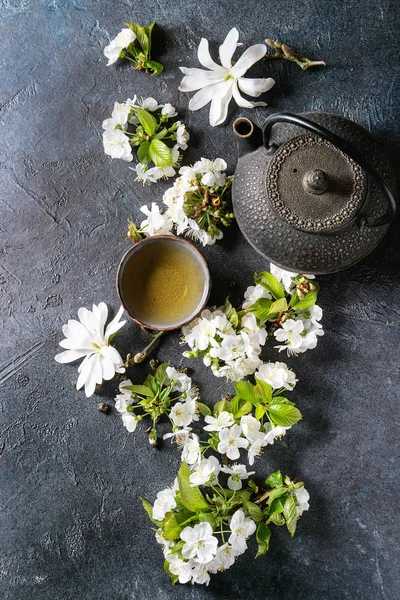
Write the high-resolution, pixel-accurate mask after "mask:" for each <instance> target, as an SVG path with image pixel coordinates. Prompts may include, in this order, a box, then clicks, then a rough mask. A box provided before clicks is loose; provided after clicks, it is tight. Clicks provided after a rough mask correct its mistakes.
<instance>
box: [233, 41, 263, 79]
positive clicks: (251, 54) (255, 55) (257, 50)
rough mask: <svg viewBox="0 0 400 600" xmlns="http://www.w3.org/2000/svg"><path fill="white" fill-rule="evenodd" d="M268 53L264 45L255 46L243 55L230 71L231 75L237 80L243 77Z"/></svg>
mask: <svg viewBox="0 0 400 600" xmlns="http://www.w3.org/2000/svg"><path fill="white" fill-rule="evenodd" d="M266 52H267V47H266V46H264V44H255V45H254V46H250V48H247V50H246V51H245V52H244V53H243V54H242V56H241V57H240V58H239V60H238V61H237V63H236V64H235V66H233V67H232V69H231V70H230V72H231V74H232V75H233V76H234V77H235V78H236V79H237V78H239V77H242V75H244V74H245V73H246V71H247V69H250V67H252V66H253V65H254V63H256V62H257V61H259V60H261V59H262V58H263V56H265V54H266Z"/></svg>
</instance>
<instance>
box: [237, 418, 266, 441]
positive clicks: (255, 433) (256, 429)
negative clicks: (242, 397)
mask: <svg viewBox="0 0 400 600" xmlns="http://www.w3.org/2000/svg"><path fill="white" fill-rule="evenodd" d="M240 426H241V428H242V430H243V435H245V436H246V438H247V439H248V440H249V442H255V441H256V440H257V439H258V438H259V437H260V427H261V423H260V421H259V420H258V419H256V418H255V417H253V416H252V415H244V416H243V417H242V418H241V419H240Z"/></svg>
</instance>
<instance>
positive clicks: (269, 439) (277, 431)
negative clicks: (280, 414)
mask: <svg viewBox="0 0 400 600" xmlns="http://www.w3.org/2000/svg"><path fill="white" fill-rule="evenodd" d="M290 428H291V426H290V427H283V426H282V425H276V426H275V427H274V426H273V425H271V426H270V429H269V431H267V433H266V435H265V444H271V445H272V444H273V443H274V441H275V440H276V438H281V437H283V436H284V435H286V431H287V430H288V429H290Z"/></svg>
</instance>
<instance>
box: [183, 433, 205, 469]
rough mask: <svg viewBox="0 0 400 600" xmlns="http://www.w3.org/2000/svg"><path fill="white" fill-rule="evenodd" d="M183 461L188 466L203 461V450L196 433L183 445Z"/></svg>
mask: <svg viewBox="0 0 400 600" xmlns="http://www.w3.org/2000/svg"><path fill="white" fill-rule="evenodd" d="M181 446H182V448H183V451H182V461H185V462H187V464H188V465H194V464H195V463H197V462H200V460H201V450H200V444H199V438H198V436H197V435H196V434H195V433H191V434H190V435H189V436H188V437H187V439H186V440H184V442H183V444H181Z"/></svg>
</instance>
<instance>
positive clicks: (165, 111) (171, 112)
mask: <svg viewBox="0 0 400 600" xmlns="http://www.w3.org/2000/svg"><path fill="white" fill-rule="evenodd" d="M161 114H162V115H165V116H166V117H168V119H171V118H172V117H176V116H177V114H178V113H177V111H176V109H175V107H174V106H172V104H170V103H169V102H167V104H164V105H163V107H162V109H161Z"/></svg>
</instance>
